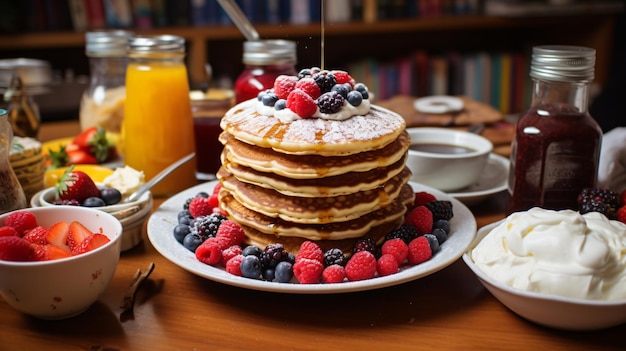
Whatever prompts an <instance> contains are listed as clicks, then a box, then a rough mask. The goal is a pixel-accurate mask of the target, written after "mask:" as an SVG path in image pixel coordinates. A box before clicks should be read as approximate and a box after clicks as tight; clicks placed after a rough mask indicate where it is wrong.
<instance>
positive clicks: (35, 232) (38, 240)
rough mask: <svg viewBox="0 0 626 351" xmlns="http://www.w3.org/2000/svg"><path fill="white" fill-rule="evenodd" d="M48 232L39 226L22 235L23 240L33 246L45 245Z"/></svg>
mask: <svg viewBox="0 0 626 351" xmlns="http://www.w3.org/2000/svg"><path fill="white" fill-rule="evenodd" d="M48 232H49V230H48V228H46V227H43V226H40V225H39V226H36V227H35V228H33V229H31V230H29V231H27V232H26V234H24V239H26V240H28V241H29V242H31V243H33V244H40V245H45V244H46V243H48V241H46V237H47V236H48Z"/></svg>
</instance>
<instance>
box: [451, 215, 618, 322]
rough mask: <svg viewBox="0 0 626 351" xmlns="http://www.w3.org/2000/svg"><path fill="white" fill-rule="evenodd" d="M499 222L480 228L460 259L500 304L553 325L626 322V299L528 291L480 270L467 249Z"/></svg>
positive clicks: (535, 319)
mask: <svg viewBox="0 0 626 351" xmlns="http://www.w3.org/2000/svg"><path fill="white" fill-rule="evenodd" d="M498 224H500V222H496V223H493V224H490V225H487V226H485V227H483V228H480V229H479V231H478V234H477V236H476V239H475V240H474V242H473V243H472V244H471V245H470V247H469V248H468V250H467V251H466V252H465V254H463V261H465V264H467V266H468V267H469V268H470V269H471V270H472V271H473V272H474V274H476V276H477V277H478V280H480V282H481V283H482V284H483V285H484V286H485V288H486V289H487V290H488V291H489V292H490V293H491V294H492V295H493V296H494V297H495V298H496V299H498V300H499V301H500V302H501V303H502V304H503V305H505V306H506V307H507V308H509V309H510V310H511V311H513V312H515V313H516V314H518V315H519V316H521V317H523V318H526V319H528V320H530V321H532V322H535V323H537V324H540V325H544V326H547V327H551V328H556V329H563V330H579V331H586V330H598V329H604V328H610V327H613V326H617V325H620V324H622V323H626V299H625V300H619V301H597V300H585V299H574V298H567V297H560V296H555V295H548V294H542V293H536V292H528V291H524V290H520V289H515V288H512V287H510V286H508V285H506V284H503V283H500V282H498V281H496V280H494V279H492V278H490V277H489V276H488V275H486V274H485V273H483V272H482V271H481V270H480V268H478V267H477V266H476V265H475V264H474V261H472V257H471V255H470V252H471V250H472V249H473V248H474V247H476V245H477V244H478V243H479V242H480V240H482V239H483V238H484V237H485V236H486V235H487V234H488V233H489V232H490V231H491V230H492V229H493V228H495V227H496V226H497V225H498Z"/></svg>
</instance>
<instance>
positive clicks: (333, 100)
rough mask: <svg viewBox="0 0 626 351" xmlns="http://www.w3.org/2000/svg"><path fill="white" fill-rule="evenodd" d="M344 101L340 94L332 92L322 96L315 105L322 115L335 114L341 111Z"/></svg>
mask: <svg viewBox="0 0 626 351" xmlns="http://www.w3.org/2000/svg"><path fill="white" fill-rule="evenodd" d="M344 100H345V99H344V98H343V96H341V94H339V93H338V92H336V91H330V92H328V93H324V94H322V95H320V97H318V98H317V100H315V103H316V104H317V106H318V107H319V108H320V112H321V113H335V112H338V111H339V110H341V108H342V107H343V102H344Z"/></svg>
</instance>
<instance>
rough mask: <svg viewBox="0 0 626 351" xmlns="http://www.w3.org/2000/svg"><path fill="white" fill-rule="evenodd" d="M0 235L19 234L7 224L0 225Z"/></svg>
mask: <svg viewBox="0 0 626 351" xmlns="http://www.w3.org/2000/svg"><path fill="white" fill-rule="evenodd" d="M0 236H20V235H19V234H18V233H17V230H15V228H13V227H9V226H8V225H5V226H2V227H0Z"/></svg>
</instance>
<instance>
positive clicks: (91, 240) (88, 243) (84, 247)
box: [72, 233, 111, 255]
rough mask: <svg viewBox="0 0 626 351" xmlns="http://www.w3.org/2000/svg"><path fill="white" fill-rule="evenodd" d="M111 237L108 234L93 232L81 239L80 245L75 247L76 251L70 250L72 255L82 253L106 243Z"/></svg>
mask: <svg viewBox="0 0 626 351" xmlns="http://www.w3.org/2000/svg"><path fill="white" fill-rule="evenodd" d="M109 241H111V239H109V237H108V236H106V235H104V234H100V233H94V234H91V235H89V236H88V237H86V238H85V239H83V241H82V242H81V243H80V245H79V246H78V247H77V248H76V251H72V253H73V254H74V255H78V254H82V253H85V252H89V251H91V250H95V249H97V248H99V247H101V246H104V245H106V244H107V243H108V242H109Z"/></svg>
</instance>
